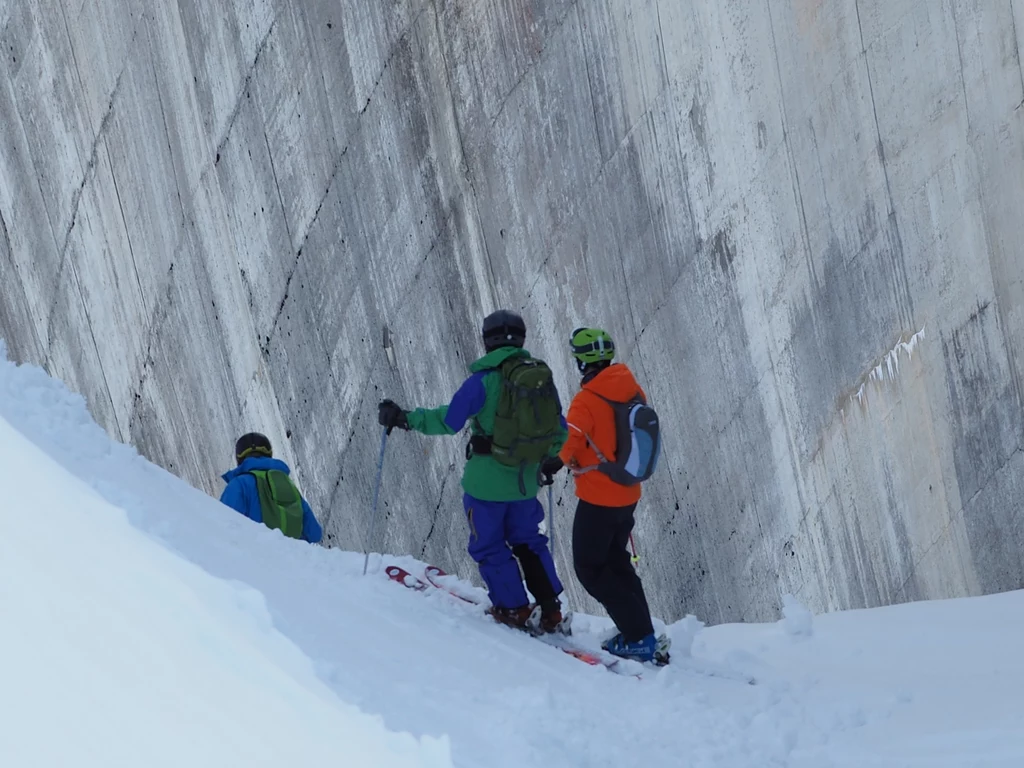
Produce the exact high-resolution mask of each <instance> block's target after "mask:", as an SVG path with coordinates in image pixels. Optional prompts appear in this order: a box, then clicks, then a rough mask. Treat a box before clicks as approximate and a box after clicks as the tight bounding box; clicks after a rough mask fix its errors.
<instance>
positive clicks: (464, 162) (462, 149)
mask: <svg viewBox="0 0 1024 768" xmlns="http://www.w3.org/2000/svg"><path fill="white" fill-rule="evenodd" d="M430 7H431V8H433V10H434V32H435V33H436V34H437V39H438V51H439V53H440V54H441V66H442V67H443V68H444V83H445V88H447V90H448V102H449V103H450V104H451V110H452V124H453V125H454V126H455V138H456V140H457V141H458V142H459V157H460V158H461V163H460V165H461V166H462V168H463V169H464V171H463V175H464V176H465V179H466V183H467V184H468V185H469V192H470V200H471V202H472V204H473V216H474V218H475V219H476V226H477V228H478V229H479V227H480V221H481V216H480V202H479V197H478V195H477V191H476V183H475V182H474V181H473V175H472V173H471V172H470V171H471V169H470V167H469V159H468V158H467V157H466V141H465V138H464V137H463V136H462V123H460V122H459V107H458V104H457V103H456V101H455V92H454V90H453V89H452V73H451V66H450V65H449V64H448V56H447V55H446V54H445V48H444V40H445V38H444V36H443V35H442V34H441V22H440V19H439V17H438V12H437V2H436V0H432V1H431V3H430ZM480 241H481V244H482V245H483V249H484V253H483V256H484V265H485V268H486V269H487V280H488V284H489V286H488V287H489V289H490V292H491V295H492V296H494V295H496V291H495V280H494V268H493V266H492V265H491V256H490V253H489V251H488V248H487V238H486V237H481V238H480ZM481 298H483V297H481Z"/></svg>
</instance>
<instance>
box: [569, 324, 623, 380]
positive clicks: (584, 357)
mask: <svg viewBox="0 0 1024 768" xmlns="http://www.w3.org/2000/svg"><path fill="white" fill-rule="evenodd" d="M569 345H570V346H571V347H572V356H573V357H575V358H576V365H577V366H578V367H579V369H580V371H583V370H584V369H585V368H586V367H587V366H588V365H593V364H594V363H602V362H604V363H610V362H611V361H612V360H614V359H615V342H613V341H612V337H611V336H609V335H608V333H607V331H602V330H601V329H600V328H577V329H576V330H575V331H573V332H572V336H570V337H569Z"/></svg>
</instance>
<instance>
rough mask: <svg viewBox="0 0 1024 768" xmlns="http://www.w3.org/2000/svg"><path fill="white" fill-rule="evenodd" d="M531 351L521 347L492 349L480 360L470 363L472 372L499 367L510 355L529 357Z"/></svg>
mask: <svg viewBox="0 0 1024 768" xmlns="http://www.w3.org/2000/svg"><path fill="white" fill-rule="evenodd" d="M529 356H530V353H529V352H527V351H526V350H525V349H522V348H521V347H498V348H497V349H492V350H491V351H490V352H488V353H487V354H486V355H484V356H483V357H481V358H480V359H479V360H474V361H473V362H472V363H470V364H469V372H470V373H479V372H480V371H486V370H489V369H491V368H497V367H498V366H500V365H501V364H502V363H504V362H505V361H506V360H508V359H509V358H510V357H529Z"/></svg>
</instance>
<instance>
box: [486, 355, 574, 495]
mask: <svg viewBox="0 0 1024 768" xmlns="http://www.w3.org/2000/svg"><path fill="white" fill-rule="evenodd" d="M497 370H498V372H499V374H500V375H501V389H500V391H499V394H498V407H497V410H496V411H495V414H494V434H493V435H491V456H493V457H494V459H495V461H497V462H498V463H500V464H504V465H506V466H509V467H519V469H520V488H522V486H523V483H522V471H523V469H524V468H525V467H526V465H527V464H539V463H540V462H541V461H543V460H544V459H545V458H547V456H548V455H549V453H550V451H551V446H552V444H553V443H554V442H555V440H557V439H558V438H559V437H560V436H561V434H562V423H561V419H560V418H559V417H560V416H561V405H560V403H559V401H558V390H557V389H555V383H554V380H553V378H552V375H551V369H550V368H548V366H547V363H545V362H544V361H543V360H535V359H534V358H532V357H512V358H509V359H507V360H506V361H505V362H503V363H502V364H501V366H500V367H499V368H498V369H497ZM524 493H525V491H524Z"/></svg>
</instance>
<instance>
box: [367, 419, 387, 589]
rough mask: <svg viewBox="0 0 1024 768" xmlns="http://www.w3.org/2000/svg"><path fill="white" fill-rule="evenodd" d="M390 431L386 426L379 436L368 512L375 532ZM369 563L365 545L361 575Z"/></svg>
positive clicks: (368, 552) (368, 548)
mask: <svg viewBox="0 0 1024 768" xmlns="http://www.w3.org/2000/svg"><path fill="white" fill-rule="evenodd" d="M390 432H391V430H390V429H388V428H387V427H385V428H384V431H383V432H382V433H381V436H380V458H379V459H377V484H376V486H375V487H374V489H373V510H372V512H371V513H370V530H371V532H373V533H376V527H377V526H376V522H377V499H378V498H379V497H380V478H381V475H383V474H384V449H385V448H386V447H387V445H388V434H389V433H390ZM369 565H370V546H369V543H368V544H367V547H366V559H365V560H364V561H363V576H365V575H366V568H367V567H368V566H369Z"/></svg>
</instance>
